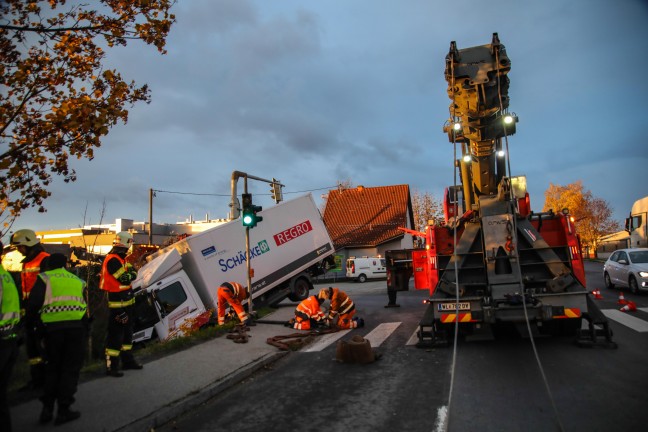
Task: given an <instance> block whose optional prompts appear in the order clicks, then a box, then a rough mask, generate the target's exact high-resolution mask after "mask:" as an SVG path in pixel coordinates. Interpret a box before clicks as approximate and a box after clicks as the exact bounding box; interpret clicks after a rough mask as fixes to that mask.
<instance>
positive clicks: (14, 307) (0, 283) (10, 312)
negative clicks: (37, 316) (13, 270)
mask: <svg viewBox="0 0 648 432" xmlns="http://www.w3.org/2000/svg"><path fill="white" fill-rule="evenodd" d="M18 321H20V297H19V295H18V288H17V287H16V283H15V282H14V280H13V278H12V277H11V275H10V274H9V272H8V271H7V270H5V269H4V267H2V266H1V265H0V338H2V339H8V338H12V337H16V325H17V324H18Z"/></svg>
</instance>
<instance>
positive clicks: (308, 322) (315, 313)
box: [289, 295, 326, 330]
mask: <svg viewBox="0 0 648 432" xmlns="http://www.w3.org/2000/svg"><path fill="white" fill-rule="evenodd" d="M323 301H324V300H322V299H320V298H319V297H317V296H314V295H313V296H310V297H308V298H306V299H304V300H303V301H302V302H301V303H299V304H298V305H297V308H295V318H294V320H291V321H289V323H291V324H292V327H293V328H296V329H297V330H310V328H311V326H312V325H320V324H321V325H325V324H326V319H325V318H326V316H325V315H324V312H322V309H321V307H320V305H321V304H322V302H323Z"/></svg>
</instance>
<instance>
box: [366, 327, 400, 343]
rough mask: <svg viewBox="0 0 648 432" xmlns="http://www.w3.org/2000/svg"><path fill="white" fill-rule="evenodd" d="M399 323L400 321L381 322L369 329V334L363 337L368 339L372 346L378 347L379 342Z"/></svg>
mask: <svg viewBox="0 0 648 432" xmlns="http://www.w3.org/2000/svg"><path fill="white" fill-rule="evenodd" d="M399 325H401V323H400V322H391V323H382V324H380V325H379V326H378V327H376V328H375V329H373V330H371V332H369V334H368V335H366V336H365V337H364V338H365V339H367V340H368V341H369V343H370V344H371V346H372V347H373V348H375V347H379V346H380V344H382V343H383V342H385V339H387V338H388V337H389V335H391V334H392V333H393V332H394V330H396V329H397V328H398V326H399Z"/></svg>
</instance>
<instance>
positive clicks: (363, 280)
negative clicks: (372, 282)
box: [358, 273, 367, 283]
mask: <svg viewBox="0 0 648 432" xmlns="http://www.w3.org/2000/svg"><path fill="white" fill-rule="evenodd" d="M358 282H360V283H364V282H367V276H365V274H364V273H363V274H361V275H360V276H358Z"/></svg>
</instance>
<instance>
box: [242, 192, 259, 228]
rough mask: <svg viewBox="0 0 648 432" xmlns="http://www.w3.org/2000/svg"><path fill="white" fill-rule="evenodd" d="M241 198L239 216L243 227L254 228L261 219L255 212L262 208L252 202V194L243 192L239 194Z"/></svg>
mask: <svg viewBox="0 0 648 432" xmlns="http://www.w3.org/2000/svg"><path fill="white" fill-rule="evenodd" d="M241 198H242V199H241V201H242V204H243V216H242V217H241V222H242V223H243V226H244V227H248V228H254V227H255V226H256V225H257V223H259V222H261V221H262V220H263V217H262V216H258V215H257V212H260V211H261V210H263V208H262V207H261V206H257V205H254V204H253V203H252V194H249V193H248V194H246V193H244V194H242V195H241Z"/></svg>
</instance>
